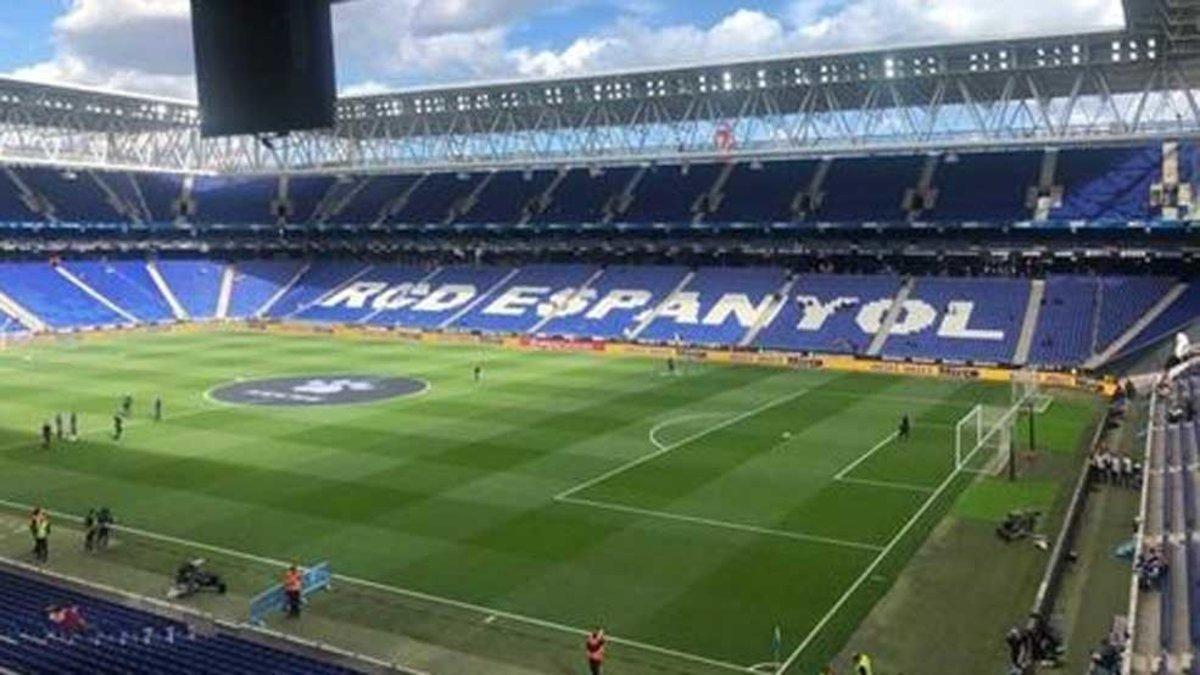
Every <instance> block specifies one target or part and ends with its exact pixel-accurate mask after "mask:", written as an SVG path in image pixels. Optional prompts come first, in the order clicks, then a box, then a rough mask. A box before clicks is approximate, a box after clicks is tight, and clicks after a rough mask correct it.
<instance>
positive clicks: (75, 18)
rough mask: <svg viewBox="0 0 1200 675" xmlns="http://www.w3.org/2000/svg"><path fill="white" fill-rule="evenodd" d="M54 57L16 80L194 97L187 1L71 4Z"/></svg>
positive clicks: (80, 0) (58, 25) (57, 31)
mask: <svg viewBox="0 0 1200 675" xmlns="http://www.w3.org/2000/svg"><path fill="white" fill-rule="evenodd" d="M53 40H54V56H53V57H52V58H51V59H50V60H48V61H44V62H42V63H36V64H33V65H30V66H26V67H24V68H18V69H17V70H16V71H14V72H13V73H12V75H13V76H15V77H20V78H25V79H32V80H38V81H44V82H59V83H62V82H68V83H72V84H82V85H87V86H92V87H101V88H106V89H117V90H121V91H132V92H140V93H149V94H159V95H166V96H172V97H176V98H187V99H194V98H195V79H194V76H193V74H192V72H193V64H192V47H191V44H192V42H191V40H192V34H191V23H190V19H189V5H188V0H72V1H71V2H70V5H69V7H68V8H67V10H66V12H65V13H64V14H62V15H61V16H59V17H58V18H57V19H55V21H54V26H53Z"/></svg>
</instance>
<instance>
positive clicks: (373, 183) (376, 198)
mask: <svg viewBox="0 0 1200 675" xmlns="http://www.w3.org/2000/svg"><path fill="white" fill-rule="evenodd" d="M418 178H419V177H418V176H413V175H401V176H367V177H365V178H364V179H363V180H364V181H365V184H364V185H363V186H362V187H360V188H359V189H358V190H357V192H355V193H354V197H353V199H351V200H350V201H349V202H348V203H347V204H346V206H345V207H344V208H343V209H342V210H341V211H339V212H338V215H337V220H338V222H342V223H354V224H359V225H370V224H372V223H377V222H381V221H383V220H384V219H385V218H386V217H387V214H386V213H385V209H387V208H388V207H389V206H391V204H392V202H393V201H395V200H396V199H398V198H399V197H400V196H401V195H403V194H404V193H405V191H407V190H408V189H409V188H410V187H411V186H412V185H413V184H414V183H415V182H416V181H417V180H418Z"/></svg>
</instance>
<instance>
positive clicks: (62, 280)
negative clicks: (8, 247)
mask: <svg viewBox="0 0 1200 675" xmlns="http://www.w3.org/2000/svg"><path fill="white" fill-rule="evenodd" d="M0 292H3V293H4V294H5V295H7V296H8V297H10V298H12V299H13V300H14V301H15V302H16V303H17V304H19V305H21V306H22V307H24V308H25V309H26V310H28V311H29V312H32V313H33V314H34V315H35V316H37V317H38V318H40V319H41V320H42V321H44V322H46V324H48V325H49V326H50V327H51V328H56V329H60V328H83V327H89V326H114V325H119V324H125V323H128V321H126V319H125V318H123V317H122V316H121V315H119V314H117V313H116V312H114V311H112V310H111V309H109V308H108V307H105V306H104V304H103V303H101V302H100V301H98V300H96V299H95V298H93V297H92V296H90V295H88V294H87V293H85V292H84V291H83V290H82V289H80V288H79V287H78V286H76V285H75V284H73V283H71V282H70V281H68V280H67V278H66V277H64V276H63V275H61V274H59V273H58V271H57V270H56V269H54V267H52V266H51V265H50V264H48V263H45V262H26V263H19V262H18V263H0Z"/></svg>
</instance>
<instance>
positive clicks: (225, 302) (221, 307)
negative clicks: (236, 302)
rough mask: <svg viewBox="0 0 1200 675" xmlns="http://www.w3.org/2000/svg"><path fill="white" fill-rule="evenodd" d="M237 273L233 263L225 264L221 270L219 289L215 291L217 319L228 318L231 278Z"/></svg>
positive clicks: (231, 288) (231, 287)
mask: <svg viewBox="0 0 1200 675" xmlns="http://www.w3.org/2000/svg"><path fill="white" fill-rule="evenodd" d="M236 275H237V268H236V266H234V264H233V263H230V264H228V265H226V266H225V269H224V270H222V271H221V290H220V292H218V293H217V315H216V318H217V319H228V318H229V298H230V297H232V296H233V279H234V277H235V276H236Z"/></svg>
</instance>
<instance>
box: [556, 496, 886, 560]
mask: <svg viewBox="0 0 1200 675" xmlns="http://www.w3.org/2000/svg"><path fill="white" fill-rule="evenodd" d="M557 501H559V502H562V503H564V504H578V505H580V506H590V507H593V508H598V509H608V510H610V511H620V512H623V513H630V514H634V515H639V516H649V517H652V518H663V519H666V520H677V521H680V522H684V523H691V524H693V525H707V526H709V527H719V528H723V529H726V530H738V531H740V532H749V533H751V534H761V535H766V536H771V537H782V538H785V539H793V540H795V541H803V542H809V543H815V544H829V545H830V546H843V547H846V548H855V549H859V550H862V551H882V550H883V547H881V546H876V545H874V544H864V543H862V542H859V541H848V540H845V539H834V538H832V537H822V536H819V535H815V534H804V533H803V532H792V531H790V530H778V529H775V528H770V527H759V526H758V525H747V524H745V523H734V522H730V521H727V520H714V519H712V518H702V517H700V516H688V515H684V514H681V513H671V512H670V511H655V510H652V509H643V508H638V507H636V506H626V505H624V504H615V503H613V502H601V501H596V500H593V499H582V498H579V497H559V498H558V499H557Z"/></svg>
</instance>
